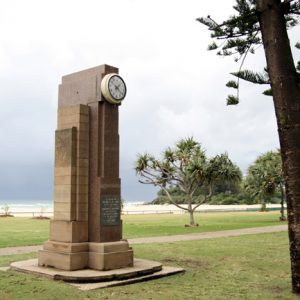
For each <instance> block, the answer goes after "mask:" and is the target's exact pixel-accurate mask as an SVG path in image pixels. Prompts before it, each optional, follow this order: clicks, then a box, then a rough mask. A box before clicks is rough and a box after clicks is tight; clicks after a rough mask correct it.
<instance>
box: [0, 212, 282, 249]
mask: <svg viewBox="0 0 300 300" xmlns="http://www.w3.org/2000/svg"><path fill="white" fill-rule="evenodd" d="M278 218H279V213H278V212H267V213H261V212H238V213H202V214H201V213H200V214H196V222H198V223H199V227H194V228H190V227H184V224H188V221H189V218H188V215H187V214H182V215H181V214H180V215H176V214H163V215H159V214H157V215H124V216H122V219H123V228H124V231H123V236H124V237H125V238H136V237H149V236H162V235H174V234H186V233H194V232H208V231H219V230H229V229H238V228H249V227H262V226H271V225H279V224H283V222H279V221H278ZM48 238H49V220H38V219H31V218H19V217H15V218H0V248H1V247H12V246H22V245H37V244H41V243H43V242H44V241H45V240H47V239H48Z"/></svg>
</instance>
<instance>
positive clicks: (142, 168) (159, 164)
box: [135, 138, 242, 226]
mask: <svg viewBox="0 0 300 300" xmlns="http://www.w3.org/2000/svg"><path fill="white" fill-rule="evenodd" d="M135 170H136V173H137V175H138V176H139V178H140V179H139V182H140V183H143V184H151V185H154V186H158V187H159V188H160V189H161V190H162V191H163V195H164V196H165V197H166V199H167V201H168V202H169V203H171V204H174V205H175V206H177V207H179V208H181V209H183V210H185V211H187V212H188V213H189V216H190V221H189V225H190V226H198V224H196V223H195V219H194V212H195V210H196V209H197V207H199V206H200V205H201V204H203V203H209V202H210V200H211V197H212V193H213V188H214V186H215V185H216V184H217V183H220V182H226V183H232V182H239V181H240V180H241V177H242V173H241V171H240V169H239V168H238V167H237V166H236V165H235V164H234V163H233V162H232V161H231V160H230V158H229V157H228V155H227V153H224V154H219V155H216V156H214V157H211V158H208V157H207V155H206V153H205V151H204V149H203V148H202V146H201V145H200V143H198V142H197V141H195V140H194V139H193V138H185V139H181V140H180V141H178V142H177V143H176V144H175V146H174V147H173V148H171V147H169V148H167V149H166V150H165V151H164V152H163V155H162V157H161V158H155V157H154V156H153V155H150V154H148V153H145V154H139V155H138V158H137V160H136V162H135ZM173 191H178V192H179V193H180V198H181V202H178V201H176V196H177V195H176V194H175V195H174V193H172V192H173ZM170 192H171V193H170ZM174 196H175V197H174ZM183 203H184V204H187V206H183V205H181V204H183ZM193 204H194V205H193Z"/></svg>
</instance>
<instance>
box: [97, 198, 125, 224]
mask: <svg viewBox="0 0 300 300" xmlns="http://www.w3.org/2000/svg"><path fill="white" fill-rule="evenodd" d="M120 214H121V200H120V196H119V195H103V196H102V197H101V224H102V225H104V226H113V225H119V224H120Z"/></svg>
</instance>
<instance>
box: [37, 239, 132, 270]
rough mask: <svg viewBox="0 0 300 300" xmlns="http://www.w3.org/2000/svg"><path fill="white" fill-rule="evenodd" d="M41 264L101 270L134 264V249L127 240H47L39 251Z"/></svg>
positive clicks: (58, 267)
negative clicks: (91, 241)
mask: <svg viewBox="0 0 300 300" xmlns="http://www.w3.org/2000/svg"><path fill="white" fill-rule="evenodd" d="M38 262H39V266H46V267H54V268H57V269H62V270H66V271H74V270H80V269H85V268H91V269H95V270H99V271H106V270H114V269H119V268H125V267H132V266H133V250H132V249H131V247H129V244H128V242H127V241H126V240H123V241H118V242H109V243H64V242H55V241H47V242H45V243H44V246H43V250H40V251H39V253H38Z"/></svg>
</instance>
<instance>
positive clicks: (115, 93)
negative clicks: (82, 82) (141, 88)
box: [101, 73, 127, 104]
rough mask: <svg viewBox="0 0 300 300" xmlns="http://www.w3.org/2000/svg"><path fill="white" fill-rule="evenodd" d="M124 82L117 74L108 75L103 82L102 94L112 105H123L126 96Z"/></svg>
mask: <svg viewBox="0 0 300 300" xmlns="http://www.w3.org/2000/svg"><path fill="white" fill-rule="evenodd" d="M126 90H127V89H126V85H125V82H124V80H123V79H122V78H121V77H120V76H119V75H118V74H116V73H111V74H107V75H105V76H104V77H103V79H102V81H101V92H102V95H103V96H104V98H105V99H106V100H107V101H108V102H110V103H111V104H121V102H122V100H123V99H124V98H125V96H126Z"/></svg>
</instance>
